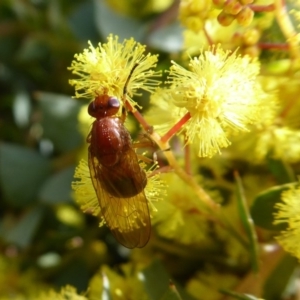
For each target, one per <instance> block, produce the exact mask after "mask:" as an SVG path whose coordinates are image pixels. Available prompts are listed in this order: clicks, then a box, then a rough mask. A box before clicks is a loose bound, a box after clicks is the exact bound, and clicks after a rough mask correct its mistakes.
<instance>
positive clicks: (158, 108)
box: [144, 88, 184, 134]
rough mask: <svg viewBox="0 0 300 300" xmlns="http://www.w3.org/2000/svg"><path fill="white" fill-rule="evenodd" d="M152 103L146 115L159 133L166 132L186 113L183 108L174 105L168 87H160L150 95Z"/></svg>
mask: <svg viewBox="0 0 300 300" xmlns="http://www.w3.org/2000/svg"><path fill="white" fill-rule="evenodd" d="M150 105H151V106H150V108H149V110H148V111H147V112H146V113H145V114H144V117H145V119H146V120H147V122H148V123H149V124H151V125H153V126H154V128H155V131H156V132H157V133H159V134H165V133H166V132H167V131H168V130H169V129H170V127H171V126H172V125H173V124H175V123H176V122H177V121H178V119H180V118H181V117H183V115H184V112H182V109H180V108H179V107H177V106H175V105H174V103H173V101H172V98H171V95H170V93H168V90H167V89H161V88H158V89H157V90H156V91H155V93H153V94H152V95H151V97H150Z"/></svg>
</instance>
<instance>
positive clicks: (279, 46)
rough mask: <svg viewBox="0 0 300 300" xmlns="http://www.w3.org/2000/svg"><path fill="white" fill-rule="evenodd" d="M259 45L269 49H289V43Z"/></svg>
mask: <svg viewBox="0 0 300 300" xmlns="http://www.w3.org/2000/svg"><path fill="white" fill-rule="evenodd" d="M258 46H259V47H260V48H261V49H267V50H286V51H287V50H289V45H288V44H284V43H259V44H258Z"/></svg>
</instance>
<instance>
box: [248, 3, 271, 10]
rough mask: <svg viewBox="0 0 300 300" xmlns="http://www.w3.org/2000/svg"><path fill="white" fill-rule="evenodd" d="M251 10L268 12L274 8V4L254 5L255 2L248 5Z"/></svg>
mask: <svg viewBox="0 0 300 300" xmlns="http://www.w3.org/2000/svg"><path fill="white" fill-rule="evenodd" d="M248 7H249V8H251V10H253V11H255V12H269V11H274V10H275V5H274V4H269V5H255V4H252V5H251V4H250V5H248Z"/></svg>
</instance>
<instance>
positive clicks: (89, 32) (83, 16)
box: [69, 1, 99, 45]
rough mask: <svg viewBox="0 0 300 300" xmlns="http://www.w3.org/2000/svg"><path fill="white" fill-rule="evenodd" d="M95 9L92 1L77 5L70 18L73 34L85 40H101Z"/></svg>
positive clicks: (85, 41)
mask: <svg viewBox="0 0 300 300" xmlns="http://www.w3.org/2000/svg"><path fill="white" fill-rule="evenodd" d="M94 13H95V9H94V4H93V3H92V2H91V1H88V2H83V3H81V4H79V5H77V6H76V7H75V8H74V9H73V12H72V14H71V16H70V18H69V25H70V27H71V29H72V32H73V34H74V35H75V36H76V37H77V38H78V39H79V40H82V41H84V43H86V45H87V41H97V40H99V34H98V32H97V28H96V26H95V17H94Z"/></svg>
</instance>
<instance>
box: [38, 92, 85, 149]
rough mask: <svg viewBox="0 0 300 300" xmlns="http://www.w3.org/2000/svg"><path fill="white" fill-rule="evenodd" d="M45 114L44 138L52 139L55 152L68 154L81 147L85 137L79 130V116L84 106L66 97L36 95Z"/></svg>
mask: <svg viewBox="0 0 300 300" xmlns="http://www.w3.org/2000/svg"><path fill="white" fill-rule="evenodd" d="M36 98H37V99H38V100H39V102H40V107H41V110H42V113H43V119H42V126H43V130H44V137H45V138H48V139H50V140H51V141H52V142H53V144H54V147H55V150H58V151H62V152H67V151H70V150H73V149H75V148H77V147H79V146H80V145H81V144H82V142H83V137H82V136H81V134H80V133H79V131H78V128H77V124H78V122H77V116H78V113H79V109H80V107H81V106H82V104H81V103H79V102H78V101H76V100H74V99H72V98H70V97H68V96H64V95H58V94H51V93H40V92H39V93H36Z"/></svg>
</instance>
